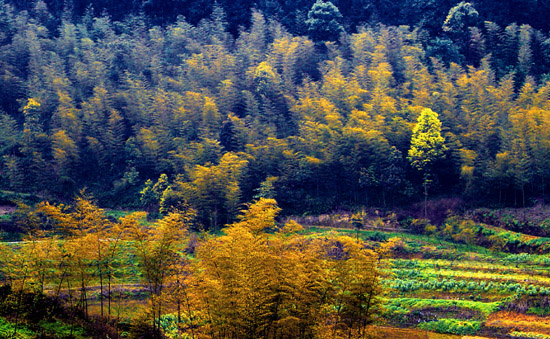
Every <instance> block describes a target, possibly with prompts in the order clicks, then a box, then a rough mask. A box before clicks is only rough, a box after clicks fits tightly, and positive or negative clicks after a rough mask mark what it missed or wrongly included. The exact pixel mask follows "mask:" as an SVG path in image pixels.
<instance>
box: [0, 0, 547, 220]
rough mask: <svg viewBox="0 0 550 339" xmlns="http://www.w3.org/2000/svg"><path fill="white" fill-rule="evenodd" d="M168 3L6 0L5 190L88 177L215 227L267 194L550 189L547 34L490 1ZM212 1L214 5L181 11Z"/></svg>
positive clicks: (117, 200)
mask: <svg viewBox="0 0 550 339" xmlns="http://www.w3.org/2000/svg"><path fill="white" fill-rule="evenodd" d="M169 3H170V2H169V1H159V2H158V3H157V2H153V1H149V2H147V3H143V4H141V3H135V2H134V3H132V4H125V6H124V8H125V10H126V11H127V14H128V15H125V16H122V15H121V14H120V11H118V12H117V10H116V8H122V6H123V4H124V2H111V1H109V2H105V3H99V2H97V3H94V4H93V6H94V7H93V8H94V9H93V10H91V9H90V10H86V9H85V8H87V5H84V4H80V3H73V4H71V3H69V2H65V3H52V4H47V3H44V2H41V1H39V2H35V3H32V4H31V3H28V2H25V3H23V2H21V4H15V5H16V6H17V8H16V7H14V6H12V5H9V4H8V3H7V2H5V1H2V0H0V110H2V111H3V112H2V113H1V114H0V156H1V157H0V165H1V167H0V176H1V179H2V180H1V181H0V185H1V186H2V187H1V188H2V189H5V190H12V191H19V192H34V193H36V192H38V193H41V196H46V197H47V196H53V197H57V198H59V199H66V198H70V197H72V196H73V195H74V194H75V192H77V191H78V190H80V189H81V188H83V187H87V188H88V191H90V192H92V193H94V195H95V196H96V197H97V198H98V199H99V201H100V202H101V203H102V204H105V205H110V206H115V205H117V206H134V207H136V206H139V205H141V206H145V207H147V208H148V209H150V210H154V209H157V208H160V210H161V211H162V212H166V211H168V210H169V209H170V208H171V207H172V206H177V205H179V204H184V203H189V204H191V205H192V206H193V207H194V208H195V209H197V210H198V219H199V220H200V221H201V222H202V223H203V224H204V225H205V226H207V227H218V226H219V225H222V224H224V223H227V222H231V221H232V220H233V218H234V216H235V214H236V212H237V211H238V210H239V209H240V208H241V207H242V203H245V202H248V201H250V200H251V199H253V198H254V197H255V198H259V197H265V198H276V199H277V201H278V202H279V204H280V206H281V207H283V208H284V210H285V211H286V212H301V213H303V212H312V213H315V212H321V211H326V210H330V209H334V208H341V207H344V208H353V207H357V206H361V205H377V206H382V205H391V204H401V203H405V202H410V201H411V200H415V199H420V198H421V197H422V196H423V194H425V193H427V194H430V195H435V194H445V195H447V194H452V195H456V196H461V197H464V198H465V199H467V200H469V201H474V202H478V203H483V204H493V203H500V204H507V205H515V206H521V205H524V204H528V203H529V202H530V201H533V200H534V199H537V198H540V197H544V196H545V195H546V194H547V189H546V187H548V183H549V182H550V163H549V161H550V116H549V113H548V112H549V110H550V102H549V94H550V84H548V83H547V80H548V79H549V77H548V74H549V73H550V39H549V37H548V35H547V34H546V33H545V32H544V31H543V30H537V29H535V28H533V27H532V26H529V25H527V24H521V25H520V24H514V23H512V24H509V25H507V26H505V27H504V26H500V25H499V24H497V23H495V22H490V21H486V20H487V19H489V18H492V17H491V15H489V14H488V13H493V14H492V15H497V14H495V13H500V12H497V11H493V12H491V11H487V10H486V8H489V7H488V6H489V5H488V2H480V3H479V4H475V6H474V5H472V4H470V3H460V4H449V6H448V8H447V7H445V6H444V3H441V2H437V6H436V4H435V2H434V3H433V4H432V7H433V9H432V11H429V10H427V9H426V10H419V9H418V13H419V14H418V15H416V16H415V15H410V22H404V21H403V22H402V21H399V20H402V19H398V18H400V15H404V14H401V13H403V11H406V10H408V9H411V8H412V7H411V6H412V5H411V6H404V5H400V7H399V8H400V10H398V11H397V10H396V11H393V10H390V9H384V10H382V9H381V8H382V7H381V6H383V5H384V4H385V5H387V4H389V2H384V3H380V4H376V3H373V4H372V5H371V6H370V7H368V6H367V7H368V10H367V9H365V13H368V15H367V14H365V15H364V16H360V17H361V18H363V17H364V18H366V26H361V27H355V26H354V25H355V24H358V23H360V22H362V21H361V20H362V19H361V20H360V19H358V17H357V15H358V13H361V11H360V10H359V9H358V10H357V11H352V8H353V6H350V5H347V4H346V5H344V4H343V3H342V2H341V3H336V2H335V3H334V4H332V3H329V2H322V1H318V2H317V3H315V4H313V5H312V4H311V3H307V4H305V3H301V2H299V1H298V2H292V4H291V3H290V2H289V3H288V4H284V5H283V4H280V3H271V4H272V5H273V6H272V7H273V8H272V7H269V6H268V3H267V2H266V3H263V2H262V3H258V4H255V7H256V8H258V10H255V9H254V10H252V11H249V7H252V6H253V5H254V4H253V3H250V4H245V3H241V2H229V1H228V2H218V3H219V5H220V6H217V7H214V8H213V9H211V7H212V6H211V4H203V5H201V6H199V4H200V2H190V3H189V4H187V3H185V2H181V4H173V6H172V7H173V8H176V9H175V10H174V11H173V12H170V15H173V17H170V18H167V17H165V16H168V14H167V13H168V12H169V11H168V8H172V7H166V8H164V7H160V4H165V5H166V4H169ZM397 4H398V3H395V4H393V3H392V5H395V6H397ZM426 4H427V3H426ZM237 5H240V6H245V5H246V6H245V8H243V9H242V10H237V9H236V8H235V7H234V6H237ZM480 5H482V6H480ZM22 6H28V7H25V9H27V11H23V10H22V9H23V7H22ZM231 6H233V7H231ZM266 6H267V7H266ZM270 6H271V5H270ZM285 6H286V7H285ZM292 6H297V7H295V8H294V7H292ZM365 6H366V5H365V4H356V5H355V8H363V7H365ZM453 6H454V7H453ZM103 7H106V9H107V11H103V10H99V8H103ZM199 7H200V9H201V10H204V11H205V13H204V16H206V18H204V19H201V18H202V17H203V14H198V12H197V13H195V14H193V15H191V14H189V13H184V12H182V13H181V14H183V15H184V16H185V17H184V16H180V17H179V18H175V15H176V14H180V13H178V12H177V11H178V10H179V9H181V10H182V11H191V10H192V9H193V8H199ZM432 7H429V8H432ZM444 7H445V8H446V9H445V10H444V11H443V8H444ZM163 8H164V9H163ZM269 8H271V9H269ZM291 8H294V9H291ZM365 8H366V7H365ZM530 8H531V7H530V6H529V5H524V10H523V11H511V12H510V13H511V14H510V15H512V14H514V15H520V14H522V13H526V12H528V11H529V10H530ZM533 8H534V7H533ZM132 9H133V10H132ZM298 9H299V10H298ZM482 9H483V10H482ZM260 10H262V11H263V12H265V13H266V14H263V13H262V12H261V11H260ZM276 10H280V14H274V13H276V12H274V11H276ZM439 10H441V11H443V12H442V13H440V14H438V16H436V17H432V15H435V14H431V13H435V12H436V11H439ZM235 11H237V12H238V13H239V15H243V16H244V17H243V19H242V20H241V21H238V22H239V23H244V24H246V27H245V28H243V29H241V30H239V31H237V32H233V31H231V27H233V26H235V24H236V22H237V21H236V19H235V18H236V17H235V16H234V15H233V12H235ZM297 11H302V12H301V13H302V14H300V15H302V19H303V20H301V21H300V23H301V24H302V28H299V27H298V26H297V25H298V22H297V19H296V18H297V17H298V14H299V13H298V12H297ZM346 11H349V13H348V12H346ZM155 12H158V13H159V14H155V15H153V14H152V13H155ZM201 13H202V12H201ZM281 13H290V14H289V15H290V17H289V16H285V15H283V14H281ZM292 13H294V14H292ZM394 13H396V15H397V16H396V17H395V18H394V20H397V21H391V20H390V19H389V18H390V16H391V15H393V14H394ZM540 13H544V8H543V7H540V9H539V12H537V14H540ZM424 14H425V15H428V17H426V18H427V19H426V20H424V21H422V20H421V19H420V18H419V16H420V15H424ZM354 15H355V16H356V17H355V19H354ZM499 15H501V14H499ZM294 16H295V17H294ZM291 17H292V18H291ZM385 17H387V18H388V19H387V20H386V19H384V18H385ZM404 17H405V16H404ZM404 17H403V18H404ZM502 17H503V18H507V20H504V19H499V20H501V21H502V22H506V23H507V22H509V21H511V20H515V17H512V16H510V17H507V16H505V15H502ZM536 17H537V16H534V17H533V19H532V20H535V21H536ZM186 18H187V19H186ZM375 18H376V19H375ZM496 18H497V19H498V16H497V17H496ZM118 19H120V20H118ZM289 20H290V21H289ZM292 20H294V21H295V23H294V24H292V23H291V22H292ZM518 20H519V19H518ZM379 21H380V22H383V23H384V22H385V23H387V24H402V23H408V24H410V26H407V27H405V26H399V27H398V26H385V25H381V24H377V22H379ZM247 22H250V23H249V24H247ZM289 22H290V23H289ZM421 22H424V25H421ZM520 22H521V21H520ZM375 23H376V24H375ZM428 23H429V24H435V23H437V29H436V28H433V29H429V27H428V26H427V24H428ZM157 24H162V25H157ZM533 25H536V22H533ZM354 27H355V28H354ZM434 27H435V26H434ZM534 27H536V26H534ZM434 32H435V33H434ZM302 34H305V35H302ZM411 144H412V145H413V147H411Z"/></svg>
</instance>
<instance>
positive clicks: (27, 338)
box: [0, 318, 38, 339]
mask: <svg viewBox="0 0 550 339" xmlns="http://www.w3.org/2000/svg"><path fill="white" fill-rule="evenodd" d="M14 333H16V334H15V335H14ZM37 336H38V335H37V333H35V332H34V331H32V330H30V329H29V328H27V327H26V326H24V325H21V324H19V325H18V326H17V332H15V324H14V323H11V322H8V321H7V320H6V319H4V318H0V338H14V339H32V338H36V337H37Z"/></svg>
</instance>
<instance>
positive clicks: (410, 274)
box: [381, 269, 550, 286]
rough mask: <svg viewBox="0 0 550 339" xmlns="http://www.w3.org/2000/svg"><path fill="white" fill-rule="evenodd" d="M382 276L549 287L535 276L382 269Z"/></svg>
mask: <svg viewBox="0 0 550 339" xmlns="http://www.w3.org/2000/svg"><path fill="white" fill-rule="evenodd" d="M381 271H382V273H383V274H385V275H386V276H393V277H396V278H400V279H404V278H418V279H419V278H424V279H430V278H431V279H442V278H444V277H455V278H457V277H458V278H461V279H478V280H491V281H501V282H502V281H515V282H519V283H523V284H533V283H536V284H537V285H549V286H550V278H549V277H545V276H540V275H535V274H527V273H525V274H498V273H487V272H479V271H478V272H472V271H468V270H451V269H441V270H417V269H393V270H388V269H382V270H381Z"/></svg>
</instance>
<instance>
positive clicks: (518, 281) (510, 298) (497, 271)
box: [310, 228, 550, 338]
mask: <svg viewBox="0 0 550 339" xmlns="http://www.w3.org/2000/svg"><path fill="white" fill-rule="evenodd" d="M323 231H325V230H323V229H322V228H311V229H310V232H323ZM340 232H344V233H351V232H354V231H352V230H340ZM359 236H360V237H361V238H362V239H364V240H365V241H366V244H367V246H371V247H373V248H379V247H380V246H381V245H382V244H384V243H386V244H387V243H389V242H391V241H393V242H395V243H396V244H398V245H396V246H393V248H392V250H391V253H389V254H388V255H387V258H383V259H381V261H380V266H379V267H380V270H381V273H382V278H381V281H382V284H383V286H384V287H385V290H386V293H385V295H384V297H383V298H384V304H385V310H384V312H383V314H382V315H381V319H380V320H379V323H380V324H383V325H385V326H393V327H403V328H416V329H423V330H427V331H434V332H439V333H449V334H455V335H461V336H466V335H469V336H473V335H480V336H486V337H505V338H550V260H549V259H550V258H549V257H548V256H546V255H539V254H526V253H522V254H510V253H506V252H503V251H491V250H488V249H486V248H484V247H478V246H468V245H464V244H459V243H455V242H449V241H443V240H441V239H439V238H437V237H432V236H423V235H411V234H407V233H382V232H375V231H361V232H360V235H359ZM391 238H393V240H390V241H388V239H391ZM397 239H399V240H397Z"/></svg>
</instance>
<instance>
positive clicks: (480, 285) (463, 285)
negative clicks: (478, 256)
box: [382, 278, 550, 296]
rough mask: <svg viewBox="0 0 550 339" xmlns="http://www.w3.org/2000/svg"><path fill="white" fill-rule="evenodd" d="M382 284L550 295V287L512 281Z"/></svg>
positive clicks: (412, 288) (392, 281) (410, 289)
mask: <svg viewBox="0 0 550 339" xmlns="http://www.w3.org/2000/svg"><path fill="white" fill-rule="evenodd" d="M382 284H383V285H384V286H386V287H388V288H391V289H393V290H398V291H401V292H413V291H418V290H431V291H450V292H453V291H455V292H459V291H462V292H485V293H487V292H492V291H494V292H497V293H499V294H505V293H515V294H517V295H518V296H521V295H529V296H538V295H550V287H545V286H538V285H532V284H529V285H525V284H521V283H517V282H511V281H502V282H499V281H484V280H481V281H478V280H455V279H452V278H451V279H446V278H443V279H441V280H437V279H428V280H417V279H399V278H396V279H384V280H383V281H382Z"/></svg>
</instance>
